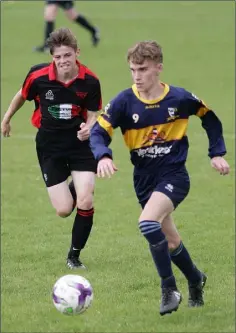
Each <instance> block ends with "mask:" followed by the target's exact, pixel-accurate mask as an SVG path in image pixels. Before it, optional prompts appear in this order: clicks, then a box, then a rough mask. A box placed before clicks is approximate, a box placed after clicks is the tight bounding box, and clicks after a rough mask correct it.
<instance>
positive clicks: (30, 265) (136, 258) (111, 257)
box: [1, 1, 235, 333]
mask: <svg viewBox="0 0 236 333" xmlns="http://www.w3.org/2000/svg"><path fill="white" fill-rule="evenodd" d="M1 6H2V20H1V24H2V45H1V50H2V73H1V74H2V100H1V107H2V113H4V112H5V111H6V109H7V106H8V103H9V102H10V100H11V98H12V96H13V95H14V93H15V92H16V91H17V90H18V89H19V88H20V86H21V84H22V82H23V80H24V77H25V75H26V73H27V71H28V69H29V67H30V66H32V65H34V64H37V63H40V62H45V61H48V60H49V59H50V57H49V56H48V55H44V54H43V55H41V54H36V53H32V51H31V50H32V47H33V46H34V45H36V44H38V43H40V42H41V40H42V37H43V19H42V13H43V2H42V1H41V2H40V1H31V2H29V1H15V2H14V3H7V2H4V3H1ZM77 7H78V9H79V10H80V11H81V12H82V13H84V14H85V15H87V16H88V17H89V18H90V20H91V21H93V22H94V23H96V24H97V25H98V26H99V27H100V29H101V34H102V41H101V44H100V46H99V47H98V48H97V49H93V48H92V46H91V45H90V40H89V35H88V34H87V33H86V32H85V31H84V30H82V29H80V28H79V27H77V26H76V25H75V24H73V23H71V22H68V21H67V20H66V19H65V17H64V16H63V13H62V12H60V13H59V16H58V19H57V27H59V26H65V25H66V26H68V27H70V28H72V30H73V31H74V32H75V33H76V34H77V36H78V38H79V41H80V45H81V61H82V62H84V63H85V64H86V65H87V66H89V67H90V68H91V69H92V70H94V71H95V72H96V73H97V74H98V75H99V77H100V79H101V83H102V90H103V100H104V104H106V103H107V102H108V101H109V99H110V98H111V97H113V96H114V95H115V94H116V93H118V92H119V90H122V89H125V88H127V87H129V86H130V84H131V79H130V74H129V71H128V68H127V64H126V62H125V54H126V51H127V48H128V47H130V46H131V45H132V44H134V43H135V42H136V41H139V40H142V39H156V40H158V41H159V42H160V44H162V46H163V50H164V64H165V71H164V74H163V81H165V82H167V83H169V84H174V85H179V86H184V87H185V88H187V89H189V90H190V91H193V92H194V93H195V94H197V95H198V96H199V97H201V98H203V99H204V100H205V101H206V102H207V103H208V104H209V105H210V106H211V107H212V108H213V109H215V110H216V111H217V114H218V115H219V117H220V118H221V120H222V122H223V126H224V133H225V139H226V144H227V148H228V154H227V159H228V161H229V162H230V164H231V175H229V176H228V177H220V176H219V175H218V174H216V172H215V171H214V170H212V169H211V167H210V164H209V159H208V157H207V144H208V143H207V138H206V136H205V134H204V131H203V130H202V128H201V126H200V121H199V120H198V119H195V118H192V119H191V121H190V126H189V139H190V142H191V147H190V151H189V159H188V163H187V166H188V170H189V172H190V175H191V183H192V187H191V191H190V194H189V196H188V198H187V199H186V200H185V202H184V203H183V204H182V205H180V207H179V208H178V209H177V211H176V212H175V214H174V217H175V220H176V224H177V226H178V228H179V231H180V233H181V235H182V237H183V240H184V243H185V244H186V246H187V247H188V248H189V249H190V251H191V253H192V256H193V259H194V260H195V261H196V263H197V265H199V267H200V268H201V269H202V270H204V271H205V272H206V273H207V275H208V277H209V279H208V284H207V286H206V292H205V300H206V305H205V307H204V308H202V309H188V308H187V305H186V303H187V285H186V281H185V280H184V278H183V276H182V275H181V274H180V273H179V272H178V271H176V270H175V272H176V277H177V279H178V285H179V289H180V290H181V291H182V292H183V296H184V300H183V303H182V305H181V306H180V309H179V311H178V312H177V313H174V314H173V315H171V316H166V317H164V318H161V317H160V316H159V314H158V307H159V296H160V290H159V279H158V278H157V276H156V272H155V269H154V266H153V263H152V260H151V258H150V255H149V251H148V247H147V244H146V242H145V240H144V239H143V238H142V237H141V235H140V234H139V231H138V228H137V219H138V216H139V213H140V208H139V206H138V204H137V202H136V198H135V195H134V190H133V187H132V166H131V164H130V162H129V155H128V152H127V150H126V148H125V146H124V143H123V140H122V137H121V135H120V134H119V132H117V133H116V135H115V138H114V141H113V144H112V147H113V149H114V155H115V161H116V163H117V165H118V167H119V172H118V173H117V174H116V175H115V176H114V177H113V179H111V180H98V181H97V188H96V215H95V226H94V229H93V232H92V236H91V238H90V241H89V243H88V246H87V248H86V249H85V250H84V253H83V255H82V259H83V261H84V263H85V264H86V265H87V266H88V270H87V271H86V272H83V275H84V276H85V277H87V278H88V279H89V280H90V281H91V283H92V285H93V288H94V292H95V299H94V303H93V306H92V307H91V308H90V309H89V310H88V311H87V312H86V313H84V314H83V315H81V316H78V317H66V316H63V315H61V314H60V313H58V312H57V311H56V309H55V308H54V306H53V304H52V299H51V289H52V286H53V284H54V282H55V281H56V280H57V278H59V277H60V276H62V275H64V274H67V273H68V270H67V268H66V267H65V256H66V254H67V249H68V246H69V241H70V232H71V227H72V222H73V218H72V217H70V218H68V219H60V218H58V217H56V216H55V214H54V211H53V209H52V208H51V206H50V203H49V200H48V197H47V193H46V189H45V187H44V183H43V181H42V179H41V174H40V170H39V168H38V165H37V159H36V154H35V148H34V135H35V129H34V128H33V127H31V125H30V122H29V118H30V115H31V112H32V109H33V105H32V104H30V103H26V104H25V106H24V108H22V109H21V110H20V111H19V112H18V113H17V114H16V116H15V118H14V119H13V121H12V137H11V138H10V139H6V140H3V141H2V170H1V171H2V174H1V175H2V187H1V190H2V191H1V193H2V228H1V236H2V243H1V250H2V281H1V293H2V304H1V305H2V316H1V319H2V320H1V326H2V329H1V330H2V332H186V333H187V332H212V333H213V332H234V315H235V309H234V295H235V276H234V262H235V257H234V236H235V229H234V200H235V198H234V138H235V136H234V123H235V121H234V108H235V105H234V92H235V85H234V83H235V78H234V73H235V68H234V61H233V60H234V56H235V55H234V24H235V22H234V2H217V1H201V2H198V1H192V2H188V1H187V2H186V1H173V2H171V1H169V2H167V1H162V2H158V1H157V2H148V1H140V2H135V1H132V2H129V1H123V2H121V1H117V2H112V1H110V2H105V1H101V2H100V1H96V2H90V1H87V2H86V1H81V2H78V4H77ZM81 274H82V273H81Z"/></svg>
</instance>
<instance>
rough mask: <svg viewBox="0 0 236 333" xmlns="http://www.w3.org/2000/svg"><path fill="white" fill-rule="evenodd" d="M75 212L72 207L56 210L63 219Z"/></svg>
mask: <svg viewBox="0 0 236 333" xmlns="http://www.w3.org/2000/svg"><path fill="white" fill-rule="evenodd" d="M72 211H73V207H72V206H67V207H60V208H57V209H56V214H57V215H58V216H60V217H62V218H65V217H68V216H70V214H71V213H72Z"/></svg>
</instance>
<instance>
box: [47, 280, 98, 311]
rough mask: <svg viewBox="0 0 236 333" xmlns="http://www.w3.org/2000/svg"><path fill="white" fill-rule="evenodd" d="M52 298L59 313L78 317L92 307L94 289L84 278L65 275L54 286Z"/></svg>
mask: <svg viewBox="0 0 236 333" xmlns="http://www.w3.org/2000/svg"><path fill="white" fill-rule="evenodd" d="M52 298H53V303H54V305H55V307H56V309H57V310H58V311H59V312H61V313H64V314H67V315H76V314H79V313H82V312H84V311H85V310H86V309H87V308H88V307H89V306H90V305H91V303H92V300H93V289H92V286H91V284H90V283H89V281H88V280H86V279H85V278H84V277H83V276H80V275H72V274H69V275H64V276H62V277H61V278H60V279H59V280H57V282H56V283H55V284H54V286H53V293H52Z"/></svg>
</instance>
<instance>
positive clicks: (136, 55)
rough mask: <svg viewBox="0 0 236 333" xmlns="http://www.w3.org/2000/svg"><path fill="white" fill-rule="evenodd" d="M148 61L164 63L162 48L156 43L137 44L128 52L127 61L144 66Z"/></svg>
mask: <svg viewBox="0 0 236 333" xmlns="http://www.w3.org/2000/svg"><path fill="white" fill-rule="evenodd" d="M146 59H150V60H153V61H155V62H156V63H162V62H163V54H162V48H161V46H160V45H159V44H158V43H157V42H155V41H143V42H139V43H137V44H135V45H134V46H133V47H131V48H130V49H129V50H128V54H127V61H128V62H130V61H132V62H133V63H135V64H139V65H140V64H142V63H143V62H144V61H145V60H146Z"/></svg>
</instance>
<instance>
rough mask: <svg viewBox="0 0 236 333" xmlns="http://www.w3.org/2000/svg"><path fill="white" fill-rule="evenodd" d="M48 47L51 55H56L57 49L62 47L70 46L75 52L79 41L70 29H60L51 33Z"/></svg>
mask: <svg viewBox="0 0 236 333" xmlns="http://www.w3.org/2000/svg"><path fill="white" fill-rule="evenodd" d="M46 45H47V47H48V48H49V50H50V53H51V54H53V53H54V49H55V47H60V46H62V45H63V46H69V47H71V48H72V49H74V50H75V51H77V49H78V43H77V39H76V37H75V36H74V35H73V33H72V32H71V30H70V29H68V28H60V29H57V30H55V31H53V32H52V33H50V36H49V37H48V39H47V41H46Z"/></svg>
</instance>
